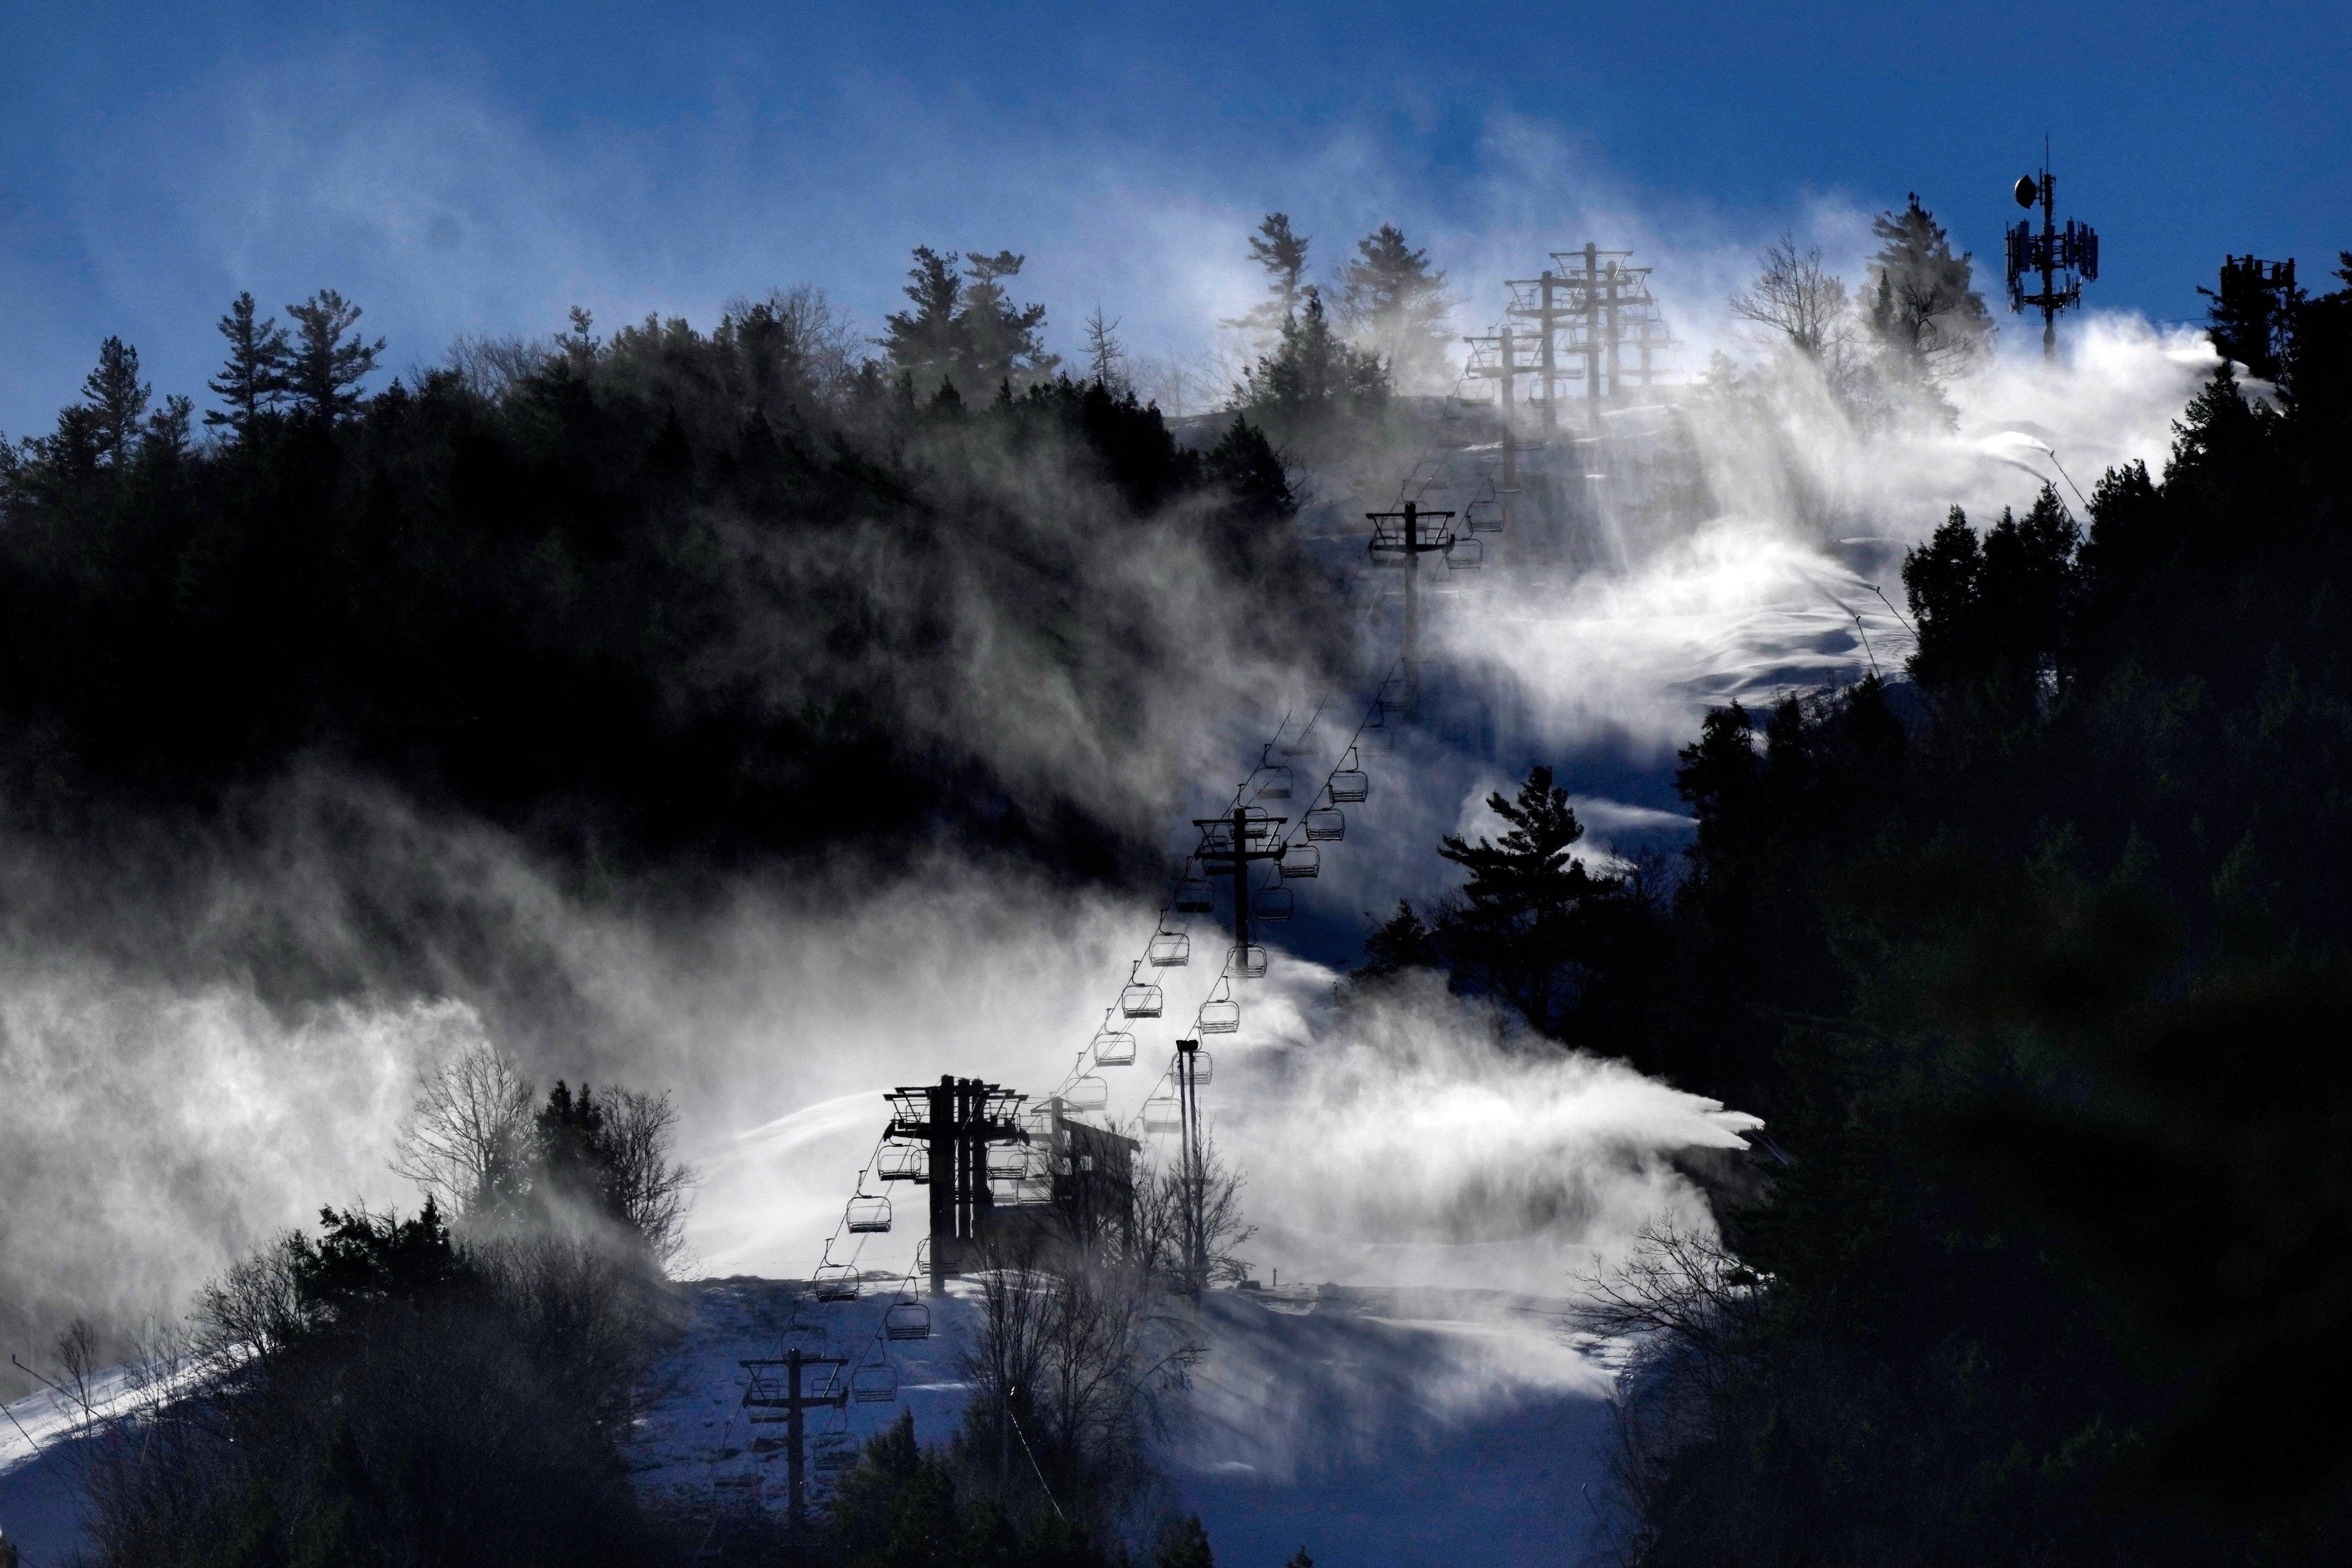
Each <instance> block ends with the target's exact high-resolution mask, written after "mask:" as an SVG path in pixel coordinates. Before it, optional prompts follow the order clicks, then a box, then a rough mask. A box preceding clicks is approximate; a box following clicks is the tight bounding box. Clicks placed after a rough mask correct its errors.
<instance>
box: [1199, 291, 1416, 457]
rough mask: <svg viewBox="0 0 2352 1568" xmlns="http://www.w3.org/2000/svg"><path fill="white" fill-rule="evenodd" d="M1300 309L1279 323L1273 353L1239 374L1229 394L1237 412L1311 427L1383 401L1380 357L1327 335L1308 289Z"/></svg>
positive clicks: (1317, 297) (1319, 304) (1319, 303)
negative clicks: (1251, 410) (1241, 410)
mask: <svg viewBox="0 0 2352 1568" xmlns="http://www.w3.org/2000/svg"><path fill="white" fill-rule="evenodd" d="M1302 297H1303V299H1304V300H1305V304H1304V307H1303V308H1302V309H1301V310H1299V311H1298V313H1297V315H1295V316H1292V317H1290V318H1289V319H1288V320H1286V321H1284V322H1283V323H1282V333H1281V336H1280V338H1279V339H1278V340H1277V342H1276V344H1275V349H1274V352H1273V353H1270V354H1267V355H1265V356H1264V357H1263V358H1261V359H1260V360H1259V361H1258V362H1257V363H1256V364H1255V365H1254V366H1252V367H1251V368H1250V369H1248V370H1245V371H1244V372H1243V373H1242V382H1241V384H1240V385H1239V386H1237V387H1235V388H1234V399H1235V401H1236V402H1237V403H1238V404H1239V405H1241V406H1243V407H1245V408H1254V409H1256V410H1258V411H1259V412H1260V413H1261V414H1262V415H1264V416H1266V417H1268V418H1270V419H1273V420H1276V421H1278V422H1280V423H1282V424H1284V425H1286V426H1299V425H1301V424H1312V423H1315V422H1317V421H1318V420H1320V419H1321V418H1323V417H1325V416H1328V415H1330V414H1333V413H1349V414H1369V413H1371V412H1374V411H1376V410H1377V409H1378V408H1379V407H1380V406H1381V404H1382V403H1384V402H1385V401H1386V400H1387V397H1388V387H1389V380H1388V372H1387V370H1386V369H1385V368H1384V367H1383V366H1382V365H1381V361H1380V356H1379V355H1378V354H1375V353H1372V352H1371V351H1370V350H1369V349H1359V348H1356V347H1355V346H1353V345H1352V344H1350V343H1349V342H1348V341H1347V340H1346V339H1344V338H1342V337H1341V336H1340V335H1339V333H1338V332H1336V331H1332V329H1331V321H1330V317H1329V314H1328V312H1327V311H1326V310H1324V308H1323V297H1322V294H1321V292H1320V291H1319V290H1318V289H1316V288H1315V287H1314V285H1312V284H1309V285H1307V289H1306V290H1305V293H1304V295H1303V296H1302Z"/></svg>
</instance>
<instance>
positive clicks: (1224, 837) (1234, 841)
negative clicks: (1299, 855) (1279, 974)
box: [1192, 805, 1290, 978]
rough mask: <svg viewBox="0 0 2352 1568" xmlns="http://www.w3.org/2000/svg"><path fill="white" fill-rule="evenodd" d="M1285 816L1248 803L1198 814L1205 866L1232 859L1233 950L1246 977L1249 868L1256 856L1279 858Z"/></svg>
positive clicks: (1286, 819) (1257, 857)
mask: <svg viewBox="0 0 2352 1568" xmlns="http://www.w3.org/2000/svg"><path fill="white" fill-rule="evenodd" d="M1289 820H1290V819H1289V818H1288V817H1286V816H1251V815H1250V808H1249V807H1248V806H1246V805H1236V806H1235V807H1234V810H1233V815H1232V816H1196V817H1194V818H1193V819H1192V826H1195V827H1197V828H1199V829H1200V830H1201V847H1200V849H1199V850H1198V851H1197V855H1198V858H1199V859H1200V861H1201V863H1202V865H1203V866H1208V865H1213V864H1214V865H1223V864H1226V863H1230V864H1231V865H1232V867H1233V876H1234V954H1235V956H1236V961H1237V962H1238V963H1240V965H1241V967H1242V971H1243V976H1244V978H1248V977H1249V976H1248V974H1247V970H1248V964H1249V951H1250V885H1249V868H1250V862H1252V861H1253V860H1279V859H1281V858H1282V844H1281V841H1280V840H1279V838H1278V837H1276V832H1275V829H1276V828H1278V827H1280V826H1282V825H1283V824H1284V823H1286V822H1287V821H1289Z"/></svg>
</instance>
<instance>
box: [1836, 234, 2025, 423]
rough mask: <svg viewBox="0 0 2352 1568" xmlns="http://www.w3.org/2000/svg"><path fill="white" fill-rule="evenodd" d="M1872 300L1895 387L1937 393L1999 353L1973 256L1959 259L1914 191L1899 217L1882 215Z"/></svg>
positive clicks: (1872, 326)
mask: <svg viewBox="0 0 2352 1568" xmlns="http://www.w3.org/2000/svg"><path fill="white" fill-rule="evenodd" d="M1870 231H1871V232H1872V233H1873V234H1874V235H1876V236H1877V237H1878V239H1879V247H1878V253H1877V255H1875V256H1874V257H1872V258H1871V260H1870V274H1869V276H1870V281H1869V284H1868V287H1867V291H1866V295H1865V297H1866V298H1867V299H1868V300H1869V302H1870V314H1869V330H1870V335H1871V337H1872V338H1873V339H1874V342H1876V345H1877V348H1878V353H1879V360H1880V363H1881V366H1882V371H1883V374H1885V376H1886V378H1887V380H1888V381H1889V382H1890V383H1891V384H1894V385H1895V386H1897V387H1899V388H1903V389H1906V390H1909V391H1912V392H1914V393H1920V392H1931V391H1933V390H1934V389H1935V388H1936V387H1937V386H1938V385H1939V384H1941V383H1943V382H1945V381H1948V380H1949V379H1950V378H1951V377H1953V376H1955V375H1962V374H1967V373H1968V372H1969V371H1970V370H1972V369H1974V368H1975V367H1976V366H1977V365H1978V364H1979V363H1981V362H1982V361H1983V359H1984V358H1985V356H1986V355H1988V354H1990V353H1991V352H1992V335H1993V331H1994V327H1993V320H1992V314H1991V312H1990V311H1989V310H1986V309H1985V302H1984V296H1983V295H1982V294H1980V293H1979V292H1978V291H1977V290H1976V289H1973V288H1971V287H1969V280H1970V276H1971V272H1970V267H1969V253H1968V252H1966V251H1962V252H1961V253H1960V254H1959V255H1958V256H1955V255H1953V254H1952V241H1951V237H1950V236H1948V235H1947V234H1946V233H1945V232H1944V226H1943V225H1941V224H1939V223H1937V221H1936V218H1935V215H1934V214H1933V213H1930V212H1929V211H1928V210H1927V208H1926V207H1923V206H1921V205H1919V198H1918V196H1917V195H1916V194H1914V195H1912V196H1911V197H1910V199H1909V203H1908V205H1906V206H1905V208H1904V209H1903V211H1902V212H1901V213H1900V214H1896V213H1891V212H1887V213H1881V214H1879V215H1878V216H1876V217H1874V218H1873V219H1871V222H1870Z"/></svg>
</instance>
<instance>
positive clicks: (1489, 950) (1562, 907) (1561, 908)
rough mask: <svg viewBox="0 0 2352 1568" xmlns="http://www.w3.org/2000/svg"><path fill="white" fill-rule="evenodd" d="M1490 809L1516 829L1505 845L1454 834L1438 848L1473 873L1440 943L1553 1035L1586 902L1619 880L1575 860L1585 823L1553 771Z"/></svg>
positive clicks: (1490, 802) (1469, 975)
mask: <svg viewBox="0 0 2352 1568" xmlns="http://www.w3.org/2000/svg"><path fill="white" fill-rule="evenodd" d="M1486 808H1487V809H1488V810H1489V811H1492V812H1493V813H1494V814H1495V815H1496V816H1499V817H1501V818H1502V819H1503V820H1504V821H1505V822H1507V823H1508V824H1509V825H1510V831H1509V832H1507V833H1506V834H1504V835H1503V837H1502V839H1501V840H1500V842H1490V841H1489V840H1487V839H1485V838H1481V839H1479V840H1478V842H1477V843H1475V844H1471V843H1468V842H1466V841H1465V840H1464V839H1462V838H1459V837H1453V836H1451V835H1449V836H1448V837H1446V838H1445V839H1444V840H1443V841H1442V842H1441V843H1440V845H1439V846H1438V850H1437V853H1438V854H1439V855H1440V856H1441V857H1443V858H1445V859H1447V860H1451V861H1453V862H1454V864H1455V865H1457V866H1460V867H1461V868H1464V869H1465V870H1466V871H1468V872H1469V873H1470V880H1469V882H1468V883H1467V884H1466V885H1465V887H1464V888H1463V889H1462V898H1463V902H1462V905H1461V907H1459V908H1458V909H1455V910H1449V911H1448V912H1447V913H1446V914H1445V916H1444V918H1443V920H1441V921H1440V922H1439V933H1438V935H1439V942H1440V944H1441V946H1442V947H1443V948H1444V950H1445V952H1446V955H1447V956H1448V957H1449V958H1450V959H1451V960H1452V961H1453V967H1454V973H1455V974H1456V975H1457V976H1459V977H1462V978H1464V979H1466V980H1468V981H1469V982H1470V983H1471V984H1474V985H1476V986H1479V987H1480V988H1482V989H1485V990H1486V991H1489V992H1491V993H1493V994H1496V995H1497V996H1500V997H1501V998H1502V999H1503V1000H1505V1001H1507V1002H1508V1003H1510V1004H1511V1005H1513V1006H1515V1007H1517V1009H1518V1010H1519V1012H1520V1014H1521V1015H1522V1016H1525V1017H1526V1019H1527V1020H1528V1023H1529V1024H1531V1025H1533V1026H1535V1027H1536V1028H1537V1029H1538V1030H1540V1031H1542V1032H1543V1033H1546V1034H1550V1033H1552V1032H1554V1031H1555V1030H1556V1029H1557V1028H1558V1027H1559V1025H1560V1023H1561V1022H1562V1021H1563V1019H1564V1018H1565V1016H1566V1015H1567V1012H1568V1007H1569V1005H1570V1003H1571V1002H1572V1000H1573V996H1572V991H1571V988H1572V986H1573V984H1574V982H1575V975H1574V970H1575V965H1576V960H1577V955H1578V952H1579V951H1580V948H1581V947H1582V945H1583V940H1582V939H1583V938H1584V937H1585V935H1586V932H1585V931H1583V930H1582V929H1581V928H1582V924H1583V922H1582V921H1581V920H1580V916H1581V915H1582V914H1583V913H1584V909H1585V905H1586V904H1587V902H1588V901H1590V900H1593V899H1595V898H1596V897H1597V896H1599V895H1603V894H1607V893H1611V892H1614V891H1616V890H1618V889H1619V888H1620V884H1619V883H1618V882H1617V880H1616V879H1613V878H1596V877H1594V876H1593V875H1592V874H1591V872H1590V871H1588V870H1586V868H1585V866H1584V862H1583V861H1581V860H1577V859H1572V858H1570V855H1569V849H1570V847H1571V846H1572V845H1574V844H1575V843H1576V841H1577V840H1578V839H1580V838H1581V837H1584V826H1583V824H1581V823H1580V822H1578V821H1577V820H1576V812H1575V810H1574V809H1573V808H1572V807H1570V805H1569V803H1568V791H1566V790H1565V789H1561V788H1558V787H1556V786H1555V785H1554V784H1552V773H1551V770H1550V769H1549V768H1545V767H1538V768H1535V769H1532V770H1530V771H1529V773H1528V779H1527V783H1525V784H1521V785H1520V786H1519V792H1518V796H1517V799H1515V800H1506V799H1504V798H1503V796H1502V795H1501V794H1500V793H1496V794H1494V795H1488V796H1487V797H1486Z"/></svg>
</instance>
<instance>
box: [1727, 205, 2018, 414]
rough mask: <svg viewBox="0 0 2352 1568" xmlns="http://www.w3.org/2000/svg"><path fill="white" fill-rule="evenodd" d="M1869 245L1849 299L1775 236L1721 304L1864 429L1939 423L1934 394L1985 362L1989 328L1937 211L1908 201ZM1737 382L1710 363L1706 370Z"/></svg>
mask: <svg viewBox="0 0 2352 1568" xmlns="http://www.w3.org/2000/svg"><path fill="white" fill-rule="evenodd" d="M1870 227H1871V233H1872V234H1873V235H1874V237H1876V238H1877V240H1878V242H1879V246H1878V249H1877V250H1876V251H1875V252H1874V253H1873V254H1872V256H1871V258H1870V259H1869V261H1868V263H1867V264H1866V267H1865V271H1864V283H1863V286H1862V288H1861V289H1860V290H1859V291H1858V292H1857V291H1856V290H1853V289H1849V287H1848V286H1847V283H1846V280H1845V279H1843V278H1841V277H1839V276H1838V275H1837V274H1836V273H1834V272H1832V271H1831V270H1830V269H1829V268H1828V267H1827V266H1826V265H1824V263H1823V262H1822V252H1821V247H1819V246H1808V247H1804V248H1803V249H1800V248H1799V247H1798V246H1797V242H1796V240H1795V238H1794V237H1792V236H1790V235H1789V234H1786V233H1784V234H1782V235H1781V236H1780V237H1779V238H1778V239H1776V240H1774V241H1772V242H1771V243H1770V244H1769V245H1768V246H1766V247H1765V248H1764V252H1763V255H1762V256H1761V257H1760V258H1759V261H1760V263H1761V265H1760V267H1759V270H1758V272H1757V275H1756V277H1755V279H1753V280H1752V281H1751V282H1750V283H1748V286H1747V287H1746V288H1744V289H1739V290H1738V292H1736V293H1734V294H1733V295H1732V296H1731V297H1730V299H1729V300H1727V305H1728V307H1729V309H1730V311H1731V313H1732V315H1733V316H1734V317H1736V318H1737V319H1738V320H1740V321H1746V322H1748V323H1750V324H1751V325H1753V326H1755V327H1758V328H1760V329H1762V334H1763V336H1764V338H1765V340H1766V341H1767V342H1770V343H1773V344H1775V345H1780V346H1783V347H1784V348H1785V350H1786V352H1788V353H1791V354H1793V355H1795V356H1796V357H1797V358H1798V359H1800V360H1801V361H1802V362H1803V363H1805V364H1807V365H1809V366H1811V368H1812V369H1813V370H1814V371H1815V372H1817V373H1818V374H1819V375H1820V377H1821V379H1822V383H1823V384H1825V385H1826V386H1827V387H1828V388H1829V389H1830V391H1831V393H1832V395H1834V396H1835V397H1836V398H1837V399H1838V401H1839V402H1840V403H1841V404H1842V405H1843V406H1844V408H1845V409H1846V411H1847V412H1848V414H1849V415H1850V416H1853V417H1854V418H1855V419H1856V421H1857V422H1858V423H1859V424H1861V425H1862V426H1864V427H1865V428H1868V427H1872V426H1883V425H1886V424H1889V423H1902V422H1910V421H1917V420H1923V419H1924V420H1927V421H1929V422H1931V423H1937V424H1943V425H1947V426H1948V425H1949V424H1950V423H1951V422H1952V420H1953V418H1954V415H1953V413H1952V408H1951V404H1950V402H1949V401H1948V399H1947V398H1946V397H1945V395H1944V389H1945V388H1946V387H1947V386H1948V384H1950V383H1951V382H1952V381H1953V380H1954V379H1956V378H1958V377H1960V376H1965V375H1967V374H1970V373H1971V372H1973V371H1975V370H1977V369H1979V368H1980V367H1981V366H1982V365H1984V364H1985V363H1987V362H1988V361H1989V360H1990V357H1991V353H1992V344H1993V339H1994V336H1995V333H1996V332H1997V331H1998V329H1997V328H1996V326H1995V325H1994V322H1993V319H1992V314H1991V312H1990V310H1987V309H1986V307H1985V302H1984V294H1983V292H1982V291H1981V290H1980V289H1977V288H1976V287H1975V283H1974V265H1973V261H1972V258H1970V257H1969V254H1968V253H1967V252H1965V251H1962V252H1960V253H1958V255H1955V254H1954V253H1953V250H1952V245H1951V237H1950V236H1949V235H1948V234H1947V233H1946V232H1945V230H1944V226H1942V225H1941V224H1939V223H1937V221H1936V217H1935V215H1934V214H1933V213H1931V212H1929V211H1928V210H1927V208H1926V207H1924V206H1922V205H1919V198H1918V196H1917V195H1912V196H1910V197H1909V198H1908V199H1907V201H1906V205H1905V206H1904V208H1903V210H1902V211H1901V212H1899V213H1896V212H1893V211H1888V212H1882V213H1880V214H1879V215H1878V216H1876V217H1874V218H1873V219H1871V225H1870ZM1712 375H1713V378H1714V379H1715V380H1717V381H1718V382H1722V383H1731V384H1736V383H1737V382H1738V372H1736V371H1735V370H1734V368H1733V367H1732V366H1731V364H1730V363H1729V362H1728V361H1727V360H1723V359H1721V358H1720V357H1718V360H1717V364H1716V367H1715V369H1714V371H1713V372H1712Z"/></svg>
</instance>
